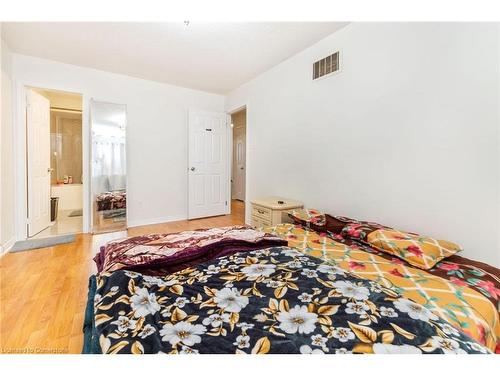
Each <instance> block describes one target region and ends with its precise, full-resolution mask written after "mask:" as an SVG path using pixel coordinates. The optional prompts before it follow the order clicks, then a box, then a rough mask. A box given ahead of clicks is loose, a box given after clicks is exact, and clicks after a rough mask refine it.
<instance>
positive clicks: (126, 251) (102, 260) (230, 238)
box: [94, 226, 287, 275]
mask: <svg viewBox="0 0 500 375" xmlns="http://www.w3.org/2000/svg"><path fill="white" fill-rule="evenodd" d="M286 245H287V241H285V240H282V239H281V238H279V237H277V236H274V235H271V234H268V233H264V232H261V231H258V230H255V229H251V228H248V227H244V226H232V227H223V228H210V229H198V230H194V231H185V232H179V233H170V234H150V235H147V236H137V237H129V238H125V239H123V240H118V241H112V242H109V243H108V244H106V245H105V246H102V247H101V249H100V251H99V253H98V254H97V255H96V256H95V258H94V261H95V262H96V264H97V269H98V271H99V272H102V271H107V272H110V271H117V270H120V269H126V270H134V271H141V272H142V273H147V274H151V275H159V274H165V273H172V272H176V271H178V270H180V269H183V268H187V267H190V266H194V265H197V264H200V263H203V262H205V261H208V260H211V259H214V258H218V257H221V256H225V255H230V254H234V253H236V252H240V251H251V250H257V249H262V248H266V247H271V246H286Z"/></svg>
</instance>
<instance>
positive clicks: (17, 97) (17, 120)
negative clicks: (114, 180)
mask: <svg viewBox="0 0 500 375" xmlns="http://www.w3.org/2000/svg"><path fill="white" fill-rule="evenodd" d="M13 86H14V90H13V91H14V95H13V104H14V108H15V110H14V119H13V124H14V131H13V133H14V134H13V135H14V155H15V171H14V180H15V181H14V211H15V218H14V220H15V223H14V224H15V237H16V239H17V240H18V241H23V240H26V239H27V237H28V233H27V225H26V224H27V216H28V215H27V212H28V211H27V204H26V203H27V202H26V194H27V181H26V172H27V171H26V88H27V87H35V88H43V89H47V90H57V91H65V92H70V93H76V94H80V95H81V97H82V152H83V155H82V164H83V165H82V175H83V228H82V229H83V233H89V232H90V212H91V205H90V204H91V200H90V158H89V156H90V122H89V106H88V105H87V102H88V96H87V95H86V94H85V92H84V90H82V89H81V88H79V87H74V86H71V85H70V86H66V85H59V84H53V83H50V82H32V81H24V80H18V79H15V78H14V79H13Z"/></svg>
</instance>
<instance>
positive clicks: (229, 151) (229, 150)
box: [186, 107, 233, 220]
mask: <svg viewBox="0 0 500 375" xmlns="http://www.w3.org/2000/svg"><path fill="white" fill-rule="evenodd" d="M191 112H206V113H214V112H217V113H224V114H225V115H226V167H225V169H226V201H227V206H226V211H225V212H224V214H223V215H230V214H231V168H232V167H233V164H232V156H233V130H232V128H231V126H230V123H231V116H230V115H229V114H228V113H227V112H224V111H208V110H206V109H200V108H195V107H191V108H189V109H188V110H187V114H186V116H187V121H186V123H187V126H186V143H187V145H186V146H187V147H186V150H187V155H186V156H187V157H186V187H187V191H186V194H187V196H186V198H187V199H186V218H187V220H196V219H203V218H193V219H191V218H190V217H189V168H190V165H189V126H190V124H189V119H190V117H191V116H190V114H191Z"/></svg>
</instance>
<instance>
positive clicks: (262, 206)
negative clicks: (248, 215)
mask: <svg viewBox="0 0 500 375" xmlns="http://www.w3.org/2000/svg"><path fill="white" fill-rule="evenodd" d="M251 203H252V226H253V227H264V226H269V225H277V224H280V223H282V217H283V214H286V213H287V212H288V211H290V210H292V209H294V208H303V207H304V204H303V203H302V202H298V201H292V200H290V199H285V198H280V197H266V198H259V199H254V200H252V201H251Z"/></svg>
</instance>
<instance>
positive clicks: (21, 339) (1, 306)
mask: <svg viewBox="0 0 500 375" xmlns="http://www.w3.org/2000/svg"><path fill="white" fill-rule="evenodd" d="M243 223H244V204H243V203H242V202H239V201H233V203H232V214H231V215H226V216H217V217H212V218H206V219H199V220H191V221H187V220H184V221H176V222H171V223H166V224H157V225H149V226H143V227H136V228H131V229H129V230H128V232H117V233H108V234H101V235H96V236H92V235H90V234H80V235H77V239H76V243H70V244H64V245H58V246H54V247H49V248H45V249H38V250H31V251H25V252H19V253H9V254H6V255H4V256H3V257H1V258H0V353H80V352H81V350H82V345H83V334H82V324H83V317H84V310H85V305H86V302H87V291H88V289H87V287H88V278H89V276H90V275H91V274H92V273H95V271H96V268H95V264H94V262H93V260H92V258H93V257H94V255H95V254H96V252H97V250H98V249H99V247H100V246H101V245H102V244H104V243H106V242H107V241H110V240H112V239H115V238H120V237H125V236H127V235H128V236H134V235H140V234H146V233H170V232H178V231H182V230H190V229H198V228H208V227H218V226H227V225H239V224H243Z"/></svg>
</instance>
